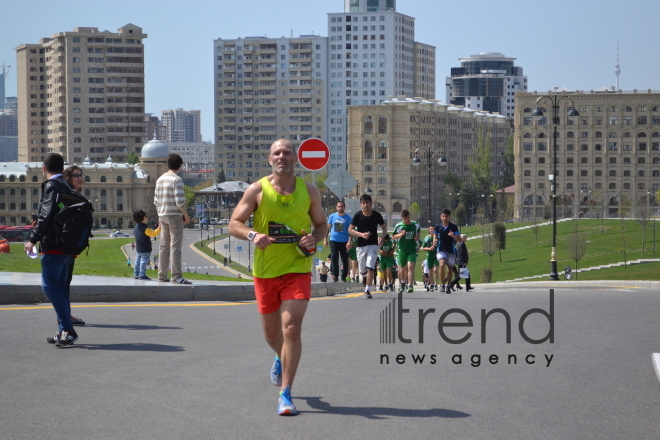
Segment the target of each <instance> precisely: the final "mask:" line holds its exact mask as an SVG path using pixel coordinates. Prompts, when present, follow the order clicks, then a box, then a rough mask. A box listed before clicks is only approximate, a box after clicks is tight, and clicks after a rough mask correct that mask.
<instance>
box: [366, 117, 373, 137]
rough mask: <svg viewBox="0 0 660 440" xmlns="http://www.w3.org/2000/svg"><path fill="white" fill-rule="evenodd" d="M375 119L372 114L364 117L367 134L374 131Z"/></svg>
mask: <svg viewBox="0 0 660 440" xmlns="http://www.w3.org/2000/svg"><path fill="white" fill-rule="evenodd" d="M373 125H374V123H373V119H372V117H371V116H367V117H366V118H364V133H365V134H371V133H373Z"/></svg>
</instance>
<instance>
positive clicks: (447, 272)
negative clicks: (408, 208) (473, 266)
mask: <svg viewBox="0 0 660 440" xmlns="http://www.w3.org/2000/svg"><path fill="white" fill-rule="evenodd" d="M450 218H451V211H450V210H448V209H443V210H442V212H441V213H440V223H439V224H437V225H436V226H435V234H434V237H433V245H434V246H435V248H436V249H437V251H438V252H437V254H436V257H437V259H438V262H439V263H440V284H441V287H440V291H441V292H444V293H451V287H450V284H451V279H452V275H453V270H454V261H455V259H456V251H455V250H454V242H455V241H463V239H462V238H461V237H460V236H459V235H458V226H456V225H455V224H453V223H452V222H450V221H449V219H450ZM445 284H446V285H447V287H446V290H445Z"/></svg>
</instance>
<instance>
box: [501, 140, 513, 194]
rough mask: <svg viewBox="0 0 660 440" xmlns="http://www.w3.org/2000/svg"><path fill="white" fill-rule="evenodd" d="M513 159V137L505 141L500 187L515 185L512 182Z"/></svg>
mask: <svg viewBox="0 0 660 440" xmlns="http://www.w3.org/2000/svg"><path fill="white" fill-rule="evenodd" d="M514 173H515V168H514V158H513V135H511V136H509V138H508V139H507V140H506V150H505V151H504V170H503V171H502V187H503V188H506V187H507V186H511V185H513V184H514V183H515V180H514Z"/></svg>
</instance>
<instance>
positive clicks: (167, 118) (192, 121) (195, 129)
mask: <svg viewBox="0 0 660 440" xmlns="http://www.w3.org/2000/svg"><path fill="white" fill-rule="evenodd" d="M161 115H162V117H161V124H162V125H163V127H166V128H165V139H163V140H164V141H165V142H168V143H171V142H202V129H201V111H200V110H190V111H187V110H183V109H180V108H178V109H176V110H163V111H162V112H161Z"/></svg>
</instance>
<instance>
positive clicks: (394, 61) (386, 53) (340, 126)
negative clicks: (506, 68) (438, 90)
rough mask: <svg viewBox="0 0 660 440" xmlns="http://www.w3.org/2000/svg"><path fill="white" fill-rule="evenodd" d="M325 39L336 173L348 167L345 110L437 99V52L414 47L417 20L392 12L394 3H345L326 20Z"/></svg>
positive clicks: (367, 0)
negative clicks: (400, 99) (393, 101)
mask: <svg viewBox="0 0 660 440" xmlns="http://www.w3.org/2000/svg"><path fill="white" fill-rule="evenodd" d="M328 36H329V42H328V45H329V51H328V52H329V55H330V59H329V78H328V100H329V105H328V110H329V111H328V116H327V118H328V120H327V126H328V127H329V138H327V139H326V141H328V144H329V145H330V150H331V161H330V168H331V169H334V168H340V167H345V166H346V157H347V156H346V144H347V106H351V105H378V104H380V103H382V102H383V101H385V100H387V99H388V97H389V98H391V97H392V96H407V97H411V98H412V97H415V96H418V93H421V94H422V95H421V96H422V97H423V98H426V99H433V98H435V86H434V84H435V47H433V46H429V45H425V44H421V43H416V42H415V19H414V18H413V17H410V16H408V15H404V14H401V13H399V12H396V1H395V0H345V2H344V12H340V13H329V14H328ZM417 82H419V83H421V84H420V85H418V84H417Z"/></svg>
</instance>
